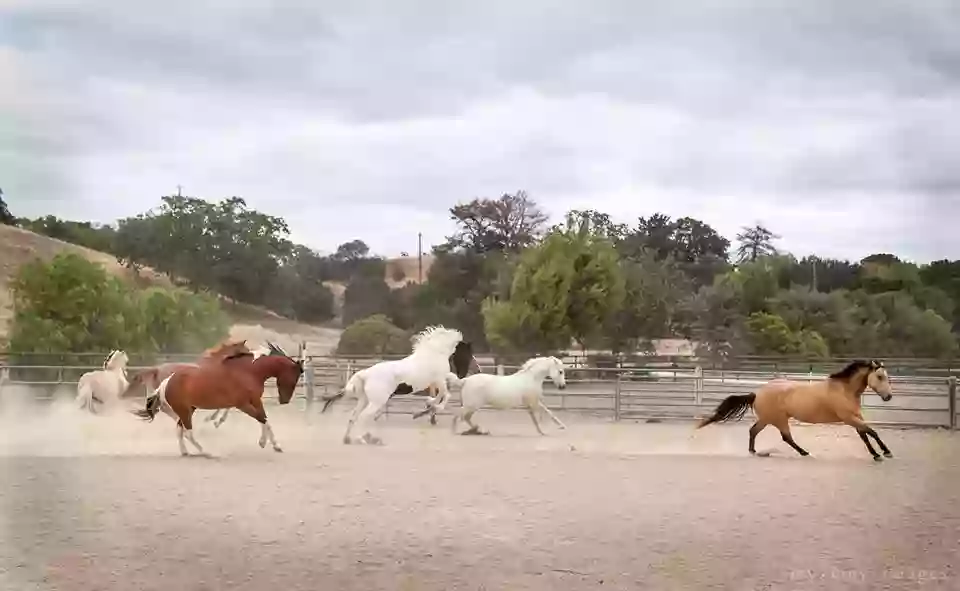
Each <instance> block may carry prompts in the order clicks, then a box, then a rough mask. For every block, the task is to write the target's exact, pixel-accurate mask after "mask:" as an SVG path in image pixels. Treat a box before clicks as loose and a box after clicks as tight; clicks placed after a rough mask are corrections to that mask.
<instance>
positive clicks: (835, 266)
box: [790, 255, 860, 292]
mask: <svg viewBox="0 0 960 591" xmlns="http://www.w3.org/2000/svg"><path fill="white" fill-rule="evenodd" d="M859 280H860V265H859V264H857V263H851V262H850V261H844V260H839V259H830V258H820V257H818V256H813V255H811V256H806V257H803V258H802V259H800V260H799V261H797V262H796V263H795V264H794V265H792V266H791V268H790V283H791V284H793V285H806V286H809V287H811V288H812V289H814V290H815V291H823V292H831V291H835V290H838V289H856V288H857V286H858V285H859Z"/></svg>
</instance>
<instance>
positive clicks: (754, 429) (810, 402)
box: [697, 360, 893, 462]
mask: <svg viewBox="0 0 960 591" xmlns="http://www.w3.org/2000/svg"><path fill="white" fill-rule="evenodd" d="M868 387H869V388H870V389H871V390H873V391H874V392H876V393H877V394H878V395H879V396H880V398H881V399H882V400H883V401H884V402H888V401H889V400H890V399H891V398H893V392H892V391H891V387H890V377H889V376H888V375H887V370H886V368H885V367H884V366H883V363H882V362H880V361H877V360H872V361H862V360H857V361H854V362H852V363H850V364H849V365H847V366H846V367H844V368H843V369H841V370H840V371H838V372H835V373H832V374H830V376H829V377H828V378H827V379H826V380H823V381H821V382H797V381H791V380H779V379H778V380H773V381H771V382H768V383H767V384H764V385H763V386H761V387H760V389H759V390H757V391H756V392H755V393H753V394H742V395H734V396H727V397H726V398H725V399H724V400H723V401H722V402H721V403H720V404H719V405H718V406H717V409H716V411H715V412H714V413H713V415H711V416H709V417H707V418H705V419H703V420H702V421H700V423H699V424H698V425H697V429H700V428H703V427H706V426H707V425H709V424H711V423H720V422H723V421H727V420H730V419H736V420H740V419H742V418H743V415H744V413H746V411H747V409H748V408H751V407H753V412H754V414H755V415H756V417H757V421H756V422H755V423H754V424H753V426H751V427H750V441H749V444H748V446H747V449H748V451H749V452H750V453H751V454H756V453H757V450H756V448H755V442H756V439H757V435H758V434H759V433H760V431H762V430H763V429H764V427H766V426H767V425H773V426H774V427H776V428H777V429H778V430H779V431H780V436H781V437H782V438H783V441H784V442H786V443H787V445H789V446H790V447H792V448H793V449H794V450H796V451H797V453H798V454H800V455H801V456H807V455H809V453H808V452H807V451H806V450H805V449H803V448H802V447H800V446H799V445H797V442H796V441H794V440H793V436H792V435H791V434H790V423H789V420H790V418H791V417H792V418H795V419H797V420H798V421H803V422H805V423H844V424H846V425H850V426H851V427H853V428H854V429H856V431H857V434H858V435H860V439H861V440H863V443H864V445H866V446H867V451H869V452H870V455H871V456H873V459H874V460H876V461H878V462H879V461H881V460H883V458H882V457H880V454H878V453H877V451H876V450H875V449H874V448H873V445H871V444H870V440H869V439H868V437H872V438H873V439H874V440H875V441H876V442H877V445H879V446H880V450H881V451H882V452H883V455H884V456H886V457H888V458H892V457H893V453H891V452H890V449H889V448H887V446H886V445H885V444H884V443H883V441H882V440H881V439H880V436H879V435H877V432H876V431H874V430H873V427H871V426H870V425H868V424H867V423H866V421H864V420H863V414H862V412H861V398H862V397H863V393H864V391H865V390H866V389H867V388H868Z"/></svg>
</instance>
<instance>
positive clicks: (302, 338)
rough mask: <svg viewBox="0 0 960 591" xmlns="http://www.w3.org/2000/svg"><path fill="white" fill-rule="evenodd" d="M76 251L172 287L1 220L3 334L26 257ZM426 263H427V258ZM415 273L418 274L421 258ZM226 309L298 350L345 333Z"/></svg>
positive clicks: (241, 308)
mask: <svg viewBox="0 0 960 591" xmlns="http://www.w3.org/2000/svg"><path fill="white" fill-rule="evenodd" d="M63 252H73V253H76V254H79V255H81V256H83V257H85V258H86V259H88V260H90V261H93V262H96V263H99V264H101V265H103V267H104V268H105V269H106V270H107V272H109V273H111V274H113V275H115V276H117V277H120V278H122V279H124V280H125V281H130V282H136V283H137V284H139V285H144V284H146V285H162V286H165V287H169V286H170V285H171V283H170V281H169V280H168V279H167V278H166V276H164V275H161V274H158V273H155V272H153V271H152V270H150V269H144V270H142V271H141V273H140V277H139V278H137V277H135V275H134V273H133V272H131V271H130V270H128V269H126V268H125V267H123V265H121V264H119V263H118V262H117V260H116V258H115V257H114V256H112V255H109V254H106V253H102V252H98V251H95V250H90V249H88V248H84V247H82V246H77V245H75V244H69V243H66V242H62V241H60V240H56V239H54V238H49V237H47V236H42V235H40V234H35V233H33V232H29V231H27V230H23V229H20V228H14V227H11V226H5V225H0V336H3V335H5V334H6V332H7V325H8V324H9V321H10V319H11V318H12V316H13V302H12V301H11V298H10V291H9V288H8V285H9V282H10V280H11V279H12V278H13V277H14V276H15V275H16V273H17V269H19V268H20V265H22V264H23V263H26V262H29V261H31V260H33V259H35V258H40V259H43V260H50V259H52V258H53V257H54V256H56V255H57V254H60V253H63ZM425 265H426V263H425ZM413 275H414V277H416V260H415V259H414V266H413ZM224 309H225V311H226V312H227V313H228V314H229V315H230V317H231V319H232V320H233V326H232V327H231V329H230V336H231V337H233V338H246V339H248V340H250V341H251V342H256V343H260V342H263V341H264V340H272V341H274V342H276V343H278V344H279V345H280V346H282V347H284V348H285V349H287V350H288V351H291V350H296V347H297V344H298V343H300V342H306V343H307V344H308V347H309V349H310V351H311V352H312V353H314V354H324V353H328V352H329V351H331V350H332V349H333V348H334V347H336V345H337V341H338V340H339V339H340V332H341V331H340V330H338V329H332V328H323V327H318V326H311V325H309V324H302V323H299V322H295V321H293V320H288V319H286V318H282V317H280V316H278V315H276V314H274V313H273V312H270V311H269V310H264V309H262V308H258V307H255V306H248V305H245V304H239V303H236V302H232V301H229V300H226V299H224Z"/></svg>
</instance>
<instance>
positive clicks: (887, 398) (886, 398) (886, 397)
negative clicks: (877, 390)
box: [880, 394, 893, 402]
mask: <svg viewBox="0 0 960 591" xmlns="http://www.w3.org/2000/svg"><path fill="white" fill-rule="evenodd" d="M891 398H893V394H881V395H880V400H883V401H884V402H890V399H891Z"/></svg>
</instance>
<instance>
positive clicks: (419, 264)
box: [417, 232, 423, 284]
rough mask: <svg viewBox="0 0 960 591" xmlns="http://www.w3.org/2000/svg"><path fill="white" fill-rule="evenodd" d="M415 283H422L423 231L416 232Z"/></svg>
mask: <svg viewBox="0 0 960 591" xmlns="http://www.w3.org/2000/svg"><path fill="white" fill-rule="evenodd" d="M417 283H420V284H422V283H423V233H422V232H417Z"/></svg>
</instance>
